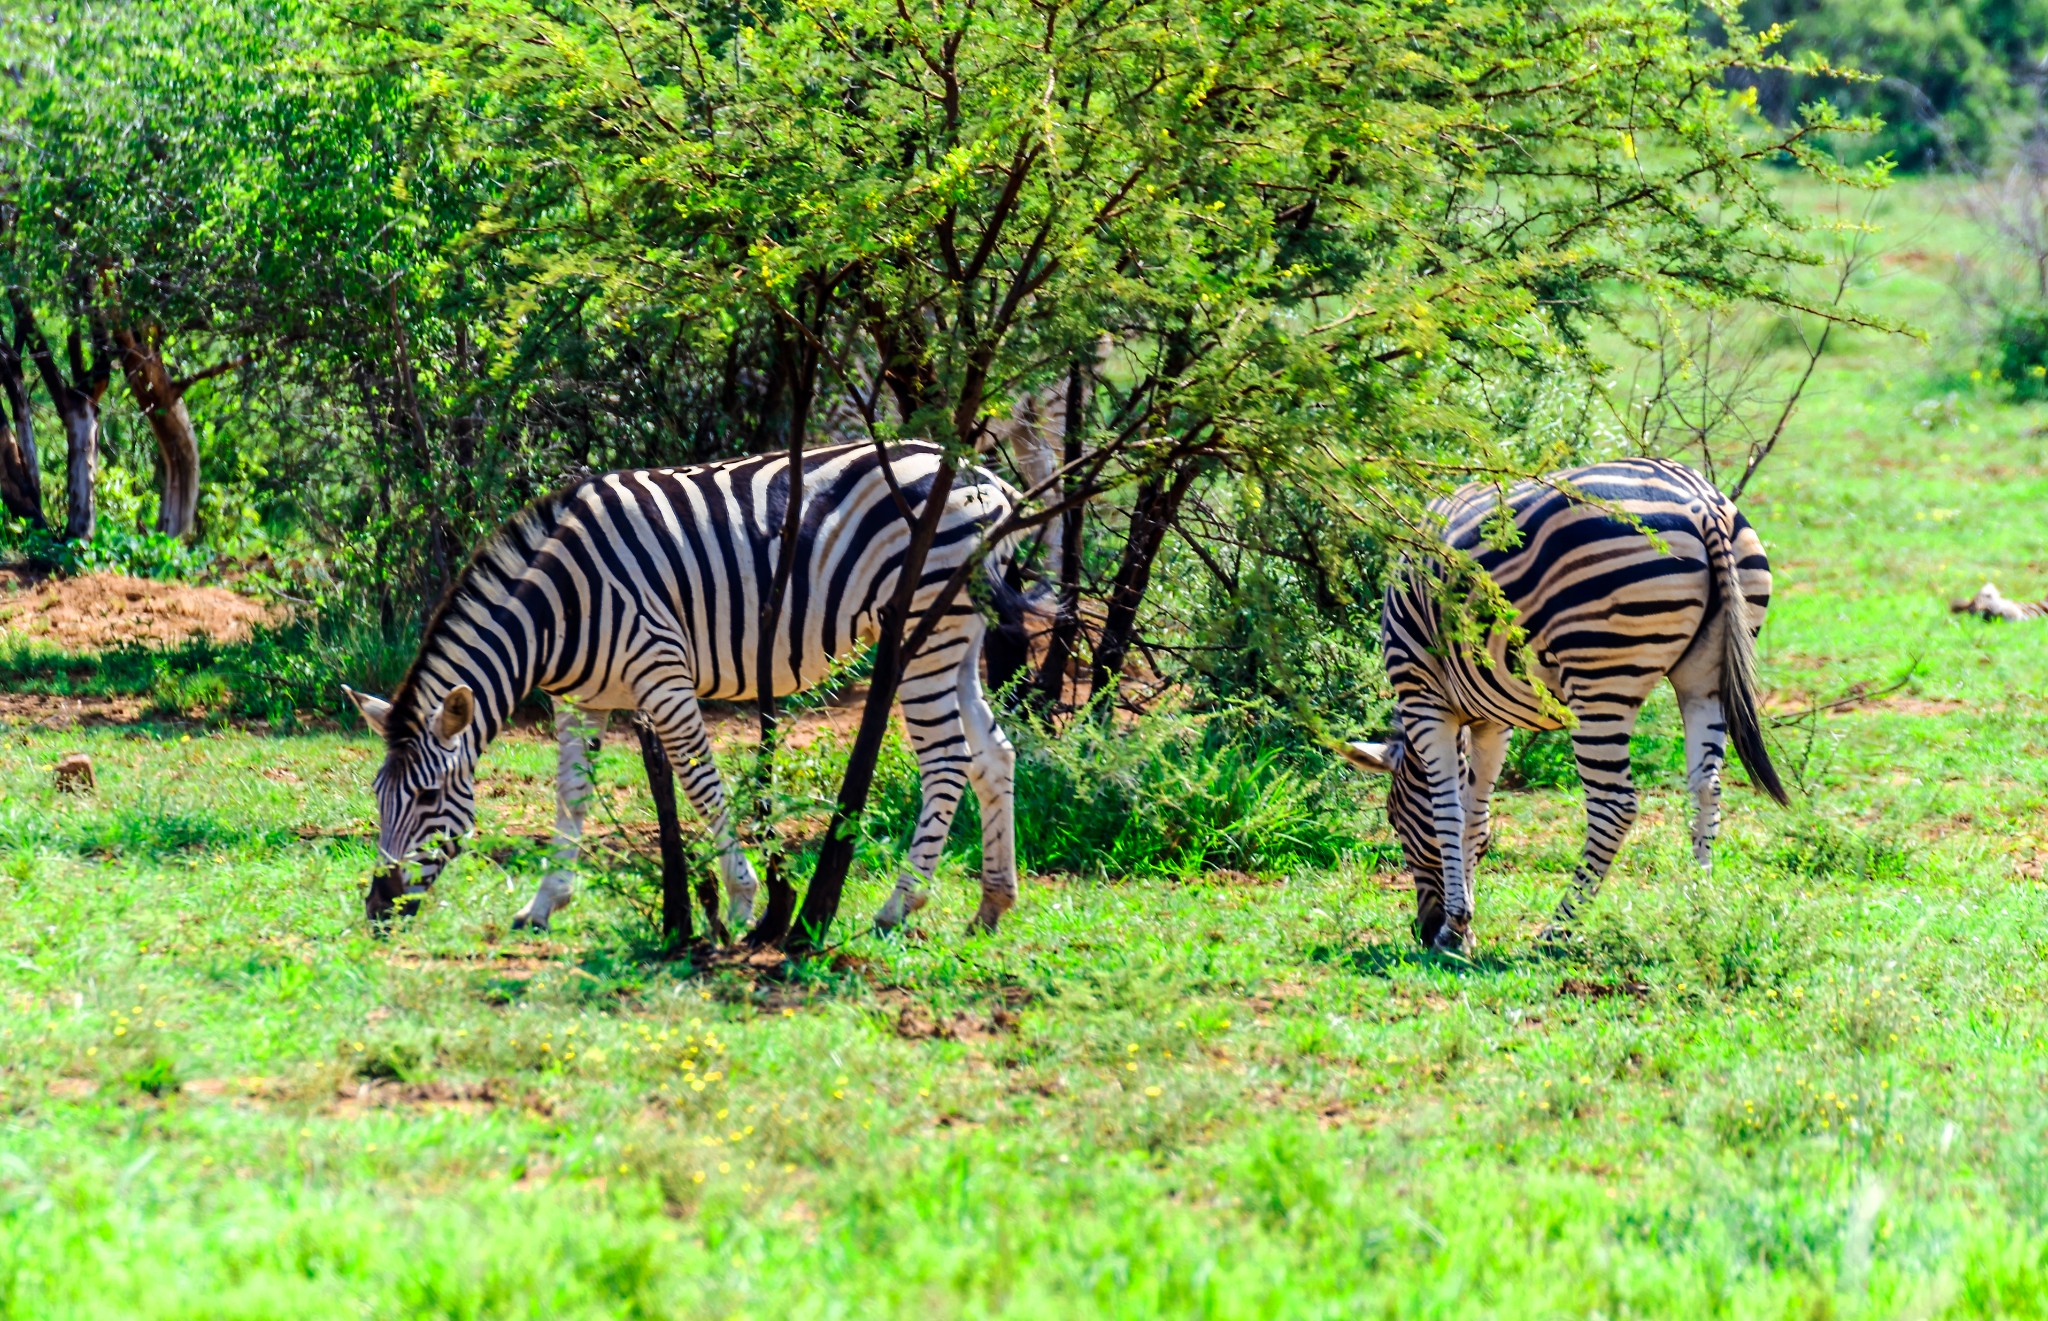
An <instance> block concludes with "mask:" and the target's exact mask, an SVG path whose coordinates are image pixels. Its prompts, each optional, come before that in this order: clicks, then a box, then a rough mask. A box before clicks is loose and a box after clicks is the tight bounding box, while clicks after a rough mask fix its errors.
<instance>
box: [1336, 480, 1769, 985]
mask: <svg viewBox="0 0 2048 1321" xmlns="http://www.w3.org/2000/svg"><path fill="white" fill-rule="evenodd" d="M1505 503H1506V510H1505V512H1506V513H1507V514H1508V515H1510V516H1511V517H1512V519H1513V522H1514V527H1515V529H1516V534H1517V535H1516V537H1515V538H1514V544H1513V545H1511V546H1506V547H1496V546H1494V545H1493V544H1492V543H1491V542H1490V541H1489V539H1488V533H1489V531H1491V530H1492V529H1493V528H1494V527H1496V526H1498V520H1499V519H1500V517H1501V514H1502V513H1503V511H1502V508H1501V499H1500V494H1499V492H1498V490H1497V488H1495V487H1492V486H1485V485H1473V486H1468V487H1465V488H1463V489H1461V490H1459V491H1458V492H1457V493H1455V494H1454V495H1452V496H1450V497H1448V498H1446V499H1444V500H1440V501H1438V502H1437V503H1436V504H1434V505H1432V506H1431V509H1432V511H1433V512H1435V513H1437V514H1439V515H1441V516H1442V518H1443V519H1444V531H1443V540H1444V542H1445V544H1446V545H1448V546H1451V547H1453V548H1455V549H1457V550H1460V551H1463V552H1465V553H1466V554H1469V555H1470V556H1471V557H1472V559H1473V561H1474V562H1476V564H1477V565H1478V567H1479V568H1480V569H1481V570H1483V571H1484V572H1485V574H1486V575H1487V577H1488V578H1489V579H1491V580H1492V583H1493V584H1494V585H1495V586H1496V587H1497V588H1498V589H1499V592H1500V595H1501V597H1502V598H1504V601H1505V604H1506V606H1507V607H1508V609H1509V610H1510V611H1511V612H1512V620H1513V624H1514V625H1515V626H1518V627H1519V628H1520V629H1522V630H1523V631H1524V632H1525V635H1526V652H1525V653H1524V654H1525V655H1526V656H1528V657H1530V658H1531V660H1530V663H1529V667H1528V672H1527V674H1528V677H1523V676H1522V675H1518V674H1516V673H1515V665H1514V664H1513V662H1512V658H1511V656H1510V654H1509V653H1510V648H1509V639H1508V636H1507V630H1506V629H1505V628H1504V627H1500V626H1498V625H1496V626H1493V627H1490V628H1488V629H1487V630H1486V632H1485V635H1484V640H1483V643H1482V644H1476V645H1475V644H1472V643H1469V642H1466V641H1463V640H1460V639H1458V638H1456V637H1454V636H1452V634H1454V633H1455V632H1456V631H1457V630H1455V629H1453V628H1451V627H1450V626H1448V625H1447V623H1446V619H1445V612H1444V609H1443V606H1442V603H1441V599H1440V596H1439V592H1440V590H1441V588H1440V584H1442V583H1443V582H1444V581H1445V580H1446V573H1447V570H1446V565H1445V563H1444V562H1441V561H1436V560H1430V561H1425V562H1422V563H1417V564H1408V565H1405V566H1404V567H1403V570H1402V571H1401V572H1400V573H1398V574H1397V575H1396V577H1395V579H1394V581H1393V583H1392V584H1391V585H1390V586H1389V587H1388V589H1387V598H1386V607H1385V610H1384V612H1383V614H1382V617H1381V643H1382V647H1383V650H1384V653H1385V657H1386V666H1387V676H1388V678H1389V679H1390V680H1391V681H1392V682H1393V685H1394V692H1395V707H1396V715H1397V721H1398V727H1397V729H1396V732H1395V735H1394V737H1393V738H1392V740H1390V741H1389V742H1387V743H1355V744H1352V745H1350V746H1349V748H1348V749H1347V755H1348V756H1349V757H1350V759H1351V760H1352V761H1353V762H1354V763H1355V764H1357V765H1359V766H1361V767H1363V768H1365V769H1367V770H1371V771H1375V772H1381V773H1386V774H1389V775H1391V777H1392V784H1391V787H1390V790H1389V797H1388V806H1387V814H1388V817H1389V819H1390V820H1391V822H1392V824H1393V826H1394V830H1395V833H1396V834H1397V835H1398V836H1399V837H1400V839H1401V843H1402V847H1403V850H1404V852H1405V853H1406V856H1407V861H1408V865H1409V869H1410V870H1411V871H1412V872H1413V873H1414V875H1415V902H1416V918H1417V932H1418V934H1419V935H1420V937H1421V938H1422V940H1423V941H1424V942H1425V943H1427V944H1429V945H1431V946H1432V947H1434V948H1437V949H1443V950H1457V949H1460V948H1462V947H1463V946H1464V944H1465V942H1466V939H1467V936H1468V932H1469V928H1470V924H1471V920H1472V914H1473V908H1474V891H1473V887H1472V873H1473V868H1474V867H1475V866H1476V865H1477V863H1478V861H1479V859H1480V858H1481V857H1482V856H1483V855H1484V854H1485V852H1486V847H1487V844H1488V843H1489V842H1490V840H1491V836H1492V831H1491V825H1490V818H1489V799H1490V797H1491V794H1492V792H1493V786H1494V781H1495V780H1496V779H1497V778H1498V776H1499V774H1500V770H1501V764H1502V761H1503V760H1504V758H1505V756H1506V754H1507V744H1508V736H1509V733H1510V731H1512V730H1515V729H1532V730H1544V729H1560V728H1563V727H1564V726H1565V724H1566V721H1565V720H1563V719H1561V718H1560V717H1559V715H1558V713H1557V710H1556V706H1555V705H1546V703H1545V702H1544V701H1543V700H1542V699H1541V698H1540V696H1539V694H1538V691H1537V689H1536V687H1535V685H1534V684H1532V683H1531V682H1530V681H1529V680H1530V678H1534V679H1535V680H1537V681H1538V682H1540V683H1541V684H1542V685H1543V688H1544V689H1546V690H1547V691H1548V692H1549V693H1550V694H1551V695H1552V696H1553V697H1554V698H1555V701H1556V703H1557V704H1561V705H1562V706H1563V708H1564V709H1565V710H1566V711H1568V712H1569V713H1570V714H1571V716H1572V717H1573V718H1574V720H1575V722H1576V723H1575V725H1574V727H1573V729H1572V749H1573V752H1574V754H1575V755H1576V758H1577V761H1578V768H1579V777H1580V779H1581V780H1582V781H1583V782H1584V784H1585V789H1586V842H1585V850H1584V853H1583V855H1582V857H1581V860H1580V863H1579V866H1578V869H1577V870H1576V872H1575V873H1574V875H1573V877H1572V882H1571V887H1570V889H1569V890H1568V892H1567V893H1566V895H1565V897H1564V900H1563V901H1562V902H1561V903H1560V904H1559V905H1558V908H1557V913H1556V916H1555V917H1554V919H1553V920H1552V923H1551V925H1550V926H1549V927H1548V928H1546V930H1545V932H1544V935H1543V939H1545V940H1552V939H1556V938H1557V937H1559V936H1561V935H1563V934H1564V933H1566V932H1568V931H1569V930H1570V928H1571V925H1572V921H1573V919H1574V918H1575V917H1576V916H1577V914H1578V913H1579V911H1580V910H1581V909H1582V908H1583V907H1584V905H1585V904H1586V903H1587V902H1588V901H1590V900H1591V899H1592V897H1593V896H1594V894H1595V893H1596V892H1597V891H1598V890H1599V888H1600V883H1601V881H1602V880H1603V879H1605V877H1606V875H1607V872H1608V869H1609V867H1611V866H1612V865H1613V862H1614V856H1615V853H1616V852H1617V851H1618V850H1619V849H1620V847H1621V843H1622V840H1623V839H1624V838H1625V837H1626V836H1627V834H1628V831H1629V827H1630V826H1631V825H1633V824H1634V822H1635V819H1636V810H1637V799H1636V790H1635V784H1634V781H1633V779H1632V778H1631V776H1630V774H1629V736H1630V735H1631V733H1633V731H1634V729H1635V724H1636V717H1637V715H1638V714H1639V713H1640V712H1641V710H1642V704H1643V702H1644V700H1645V699H1646V698H1648V696H1649V695H1650V692H1651V690H1652V689H1654V688H1655V687H1656V685H1657V682H1658V681H1659V680H1660V679H1669V680H1670V682H1671V686H1672V688H1673V689H1674V690H1675V691H1676V692H1677V694H1678V703H1679V711H1680V713H1681V717H1682V719H1683V721H1684V725H1685V753H1686V756H1685V761H1686V783H1687V787H1688V788H1689V789H1690V791H1691V794H1692V799H1693V832H1692V837H1693V857H1694V860H1695V861H1696V862H1697V863H1698V864H1699V865H1700V866H1701V867H1703V868H1704V867H1708V866H1710V865H1711V862H1712V850H1713V842H1714V836H1715V834H1716V832H1717V831H1718V830H1719V828H1720V819H1721V769H1722V765H1723V762H1724V760H1725V758H1726V751H1727V747H1728V745H1729V744H1730V743H1732V744H1733V745H1734V747H1735V752H1736V755H1737V756H1738V757H1740V758H1741V760H1742V763H1743V765H1744V766H1745V767H1746V768H1747V769H1748V770H1749V773H1750V775H1751V777H1752V778H1753V779H1754V780H1755V782H1756V784H1757V785H1758V787H1760V788H1762V789H1763V790H1764V791H1765V792H1766V793H1768V794H1770V795H1771V796H1772V797H1773V798H1775V799H1776V800H1777V801H1778V802H1780V803H1783V802H1785V801H1786V798H1785V791H1784V788H1783V786H1782V785H1780V783H1779V781H1778V775H1777V771H1776V770H1775V769H1774V768H1773V767H1772V765H1771V761H1770V756H1769V754H1768V752H1767V751H1766V750H1765V748H1764V744H1763V730H1762V720H1761V715H1760V711H1759V704H1758V694H1757V682H1756V664H1755V637H1756V634H1757V632H1758V630H1760V629H1761V628H1762V627H1763V620H1764V614H1765V612H1766V610H1767V609H1768V608H1769V606H1770V599H1771V568H1770V561H1769V560H1768V559H1767V558H1766V557H1765V555H1764V549H1763V544H1762V543H1761V542H1760V541H1759V540H1758V539H1757V535H1756V533H1755V531H1754V530H1752V529H1751V528H1750V526H1749V523H1748V522H1747V521H1746V520H1745V519H1744V518H1743V517H1742V514H1741V512H1740V511H1738V510H1737V509H1736V508H1735V506H1734V504H1732V503H1731V502H1730V501H1729V500H1728V499H1727V497H1725V496H1723V495H1722V494H1721V493H1720V492H1719V491H1718V490H1716V489H1715V488H1714V487H1713V486H1712V485H1711V484H1710V483H1708V482H1707V481H1706V480H1705V479H1704V478H1702V477H1700V475H1699V474H1697V473H1695V472H1693V471H1692V470H1691V469H1689V468H1686V467H1683V466H1681V465H1679V464H1676V463H1670V462H1666V461H1664V460H1658V459H1621V460H1616V461H1613V462H1609V463H1600V464H1594V465H1592V466H1590V467H1585V468H1576V469H1572V470H1570V471H1567V472H1560V473H1554V474H1552V475H1550V476H1548V477H1544V478H1539V479H1535V480H1531V481H1525V482H1522V483H1519V484H1517V485H1515V486H1513V487H1511V488H1509V490H1508V491H1507V493H1506V501H1505Z"/></svg>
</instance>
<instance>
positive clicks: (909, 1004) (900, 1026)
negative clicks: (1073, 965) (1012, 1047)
mask: <svg viewBox="0 0 2048 1321" xmlns="http://www.w3.org/2000/svg"><path fill="white" fill-rule="evenodd" d="M876 998H877V999H878V1000H880V1001H881V1002H882V1003H883V1004H884V1005H888V1006H892V1007H894V1008H895V1010H896V1035H897V1036H899V1037H901V1038H903V1039H904V1040H905V1041H987V1040H990V1039H992V1038H995V1037H1002V1036H1008V1035H1010V1034H1011V1033H1014V1032H1015V1031H1016V1030H1017V1027H1018V1024H1019V1021H1020V1020H1019V1019H1018V1017H1017V1010H1018V1009H1020V1008H1022V1007H1023V1006H1024V1005H1026V1004H1028V1003H1030V1001H1031V998H1032V997H1031V993H1030V991H1028V990H1026V989H1025V988H1024V987H1021V986H1006V987H1004V988H1003V990H1002V995H1001V999H1002V1003H1001V1004H998V1005H997V1006H995V1007H994V1008H993V1009H991V1010H989V1011H988V1012H987V1013H976V1012H962V1013H957V1014H952V1015H948V1016H947V1017H944V1018H941V1017H939V1016H938V1015H936V1014H934V1013H933V1012H932V1010H931V1007H930V1006H929V1005H926V1004H924V1003H922V1002H921V1001H919V1000H917V999H915V998H914V997H912V995H911V994H910V992H908V991H906V990H903V989H902V988H901V987H894V986H891V987H885V988H883V990H882V991H881V992H880V993H879V994H878V995H877V996H876Z"/></svg>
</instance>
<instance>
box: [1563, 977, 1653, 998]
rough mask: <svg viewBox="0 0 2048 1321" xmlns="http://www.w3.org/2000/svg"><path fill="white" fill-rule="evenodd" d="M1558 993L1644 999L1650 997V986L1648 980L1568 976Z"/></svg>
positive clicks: (1581, 996) (1592, 996) (1580, 996)
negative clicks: (1616, 980)
mask: <svg viewBox="0 0 2048 1321" xmlns="http://www.w3.org/2000/svg"><path fill="white" fill-rule="evenodd" d="M1557 993H1558V995H1559V996H1567V995H1575V996H1577V997H1579V998H1580V999H1581V1000H1613V999H1618V998H1621V997H1624V996H1625V997H1627V998H1629V999H1631V1000H1643V999H1647V998H1648V997H1649V994H1650V986H1649V983H1647V982H1635V981H1620V982H1596V981H1592V980H1589V979H1587V978H1584V977H1567V978H1565V979H1564V982H1563V984H1562V985H1560V986H1559V987H1558V988H1557Z"/></svg>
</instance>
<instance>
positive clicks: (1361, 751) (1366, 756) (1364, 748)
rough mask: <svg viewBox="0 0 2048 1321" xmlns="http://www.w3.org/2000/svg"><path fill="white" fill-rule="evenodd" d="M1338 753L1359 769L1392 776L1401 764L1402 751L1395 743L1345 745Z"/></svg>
mask: <svg viewBox="0 0 2048 1321" xmlns="http://www.w3.org/2000/svg"><path fill="white" fill-rule="evenodd" d="M1337 751H1339V752H1341V753H1343V754H1344V759H1345V760H1346V761H1348V762H1350V763H1351V764H1352V765H1353V766H1356V767H1358V769H1360V770H1362V771H1372V772H1374V773H1375V774H1379V775H1392V774H1393V773H1394V768H1395V767H1396V766H1398V765H1400V764H1401V749H1400V747H1399V745H1397V744H1393V743H1345V744H1343V745H1341V746H1339V747H1338V749H1337Z"/></svg>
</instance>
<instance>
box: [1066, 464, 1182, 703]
mask: <svg viewBox="0 0 2048 1321" xmlns="http://www.w3.org/2000/svg"><path fill="white" fill-rule="evenodd" d="M1195 469H1196V464H1195V463H1194V462H1193V461H1191V460H1190V461H1188V462H1186V463H1185V465H1184V466H1183V467H1182V468H1181V469H1180V471H1179V472H1177V473H1175V474H1174V475H1173V480H1172V482H1171V483H1166V482H1164V481H1163V480H1162V479H1160V478H1157V477H1155V478H1153V479H1151V480H1150V481H1147V482H1145V483H1144V484H1143V485H1141V486H1140V487H1139V488H1138V499H1137V503H1136V504H1134V505H1133V506H1132V507H1131V534H1130V539H1129V540H1127V541H1126V542H1124V555H1123V560H1122V561H1121V562H1120V563H1119V564H1118V565H1117V570H1116V579H1115V581H1114V582H1113V583H1112V585H1111V587H1110V591H1109V609H1108V612H1107V614H1106V617H1105V618H1104V620H1103V624H1102V638H1101V640H1100V641H1098V642H1097V643H1096V645H1095V668H1094V671H1093V673H1092V674H1091V675H1090V680H1091V687H1092V689H1093V691H1094V692H1097V693H1100V692H1102V691H1103V690H1104V689H1106V688H1108V687H1109V686H1110V685H1112V684H1114V683H1115V682H1116V681H1117V679H1118V678H1120V677H1122V675H1123V672H1124V660H1125V658H1126V657H1127V656H1128V655H1129V654H1130V648H1131V640H1132V638H1134V637H1135V636H1136V635H1137V629H1138V611H1139V609H1140V607H1142V606H1143V605H1144V604H1145V589H1146V588H1147V587H1149V586H1150V585H1151V582H1152V565H1153V563H1154V561H1156V560H1157V559H1158V558H1159V548H1160V547H1161V546H1162V545H1164V544H1165V542H1166V530H1167V528H1168V527H1170V526H1171V525H1172V523H1173V516H1174V515H1175V514H1177V513H1179V512H1180V502H1181V501H1182V500H1184V499H1186V498H1187V493H1188V488H1189V487H1191V486H1193V485H1194V482H1195Z"/></svg>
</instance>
